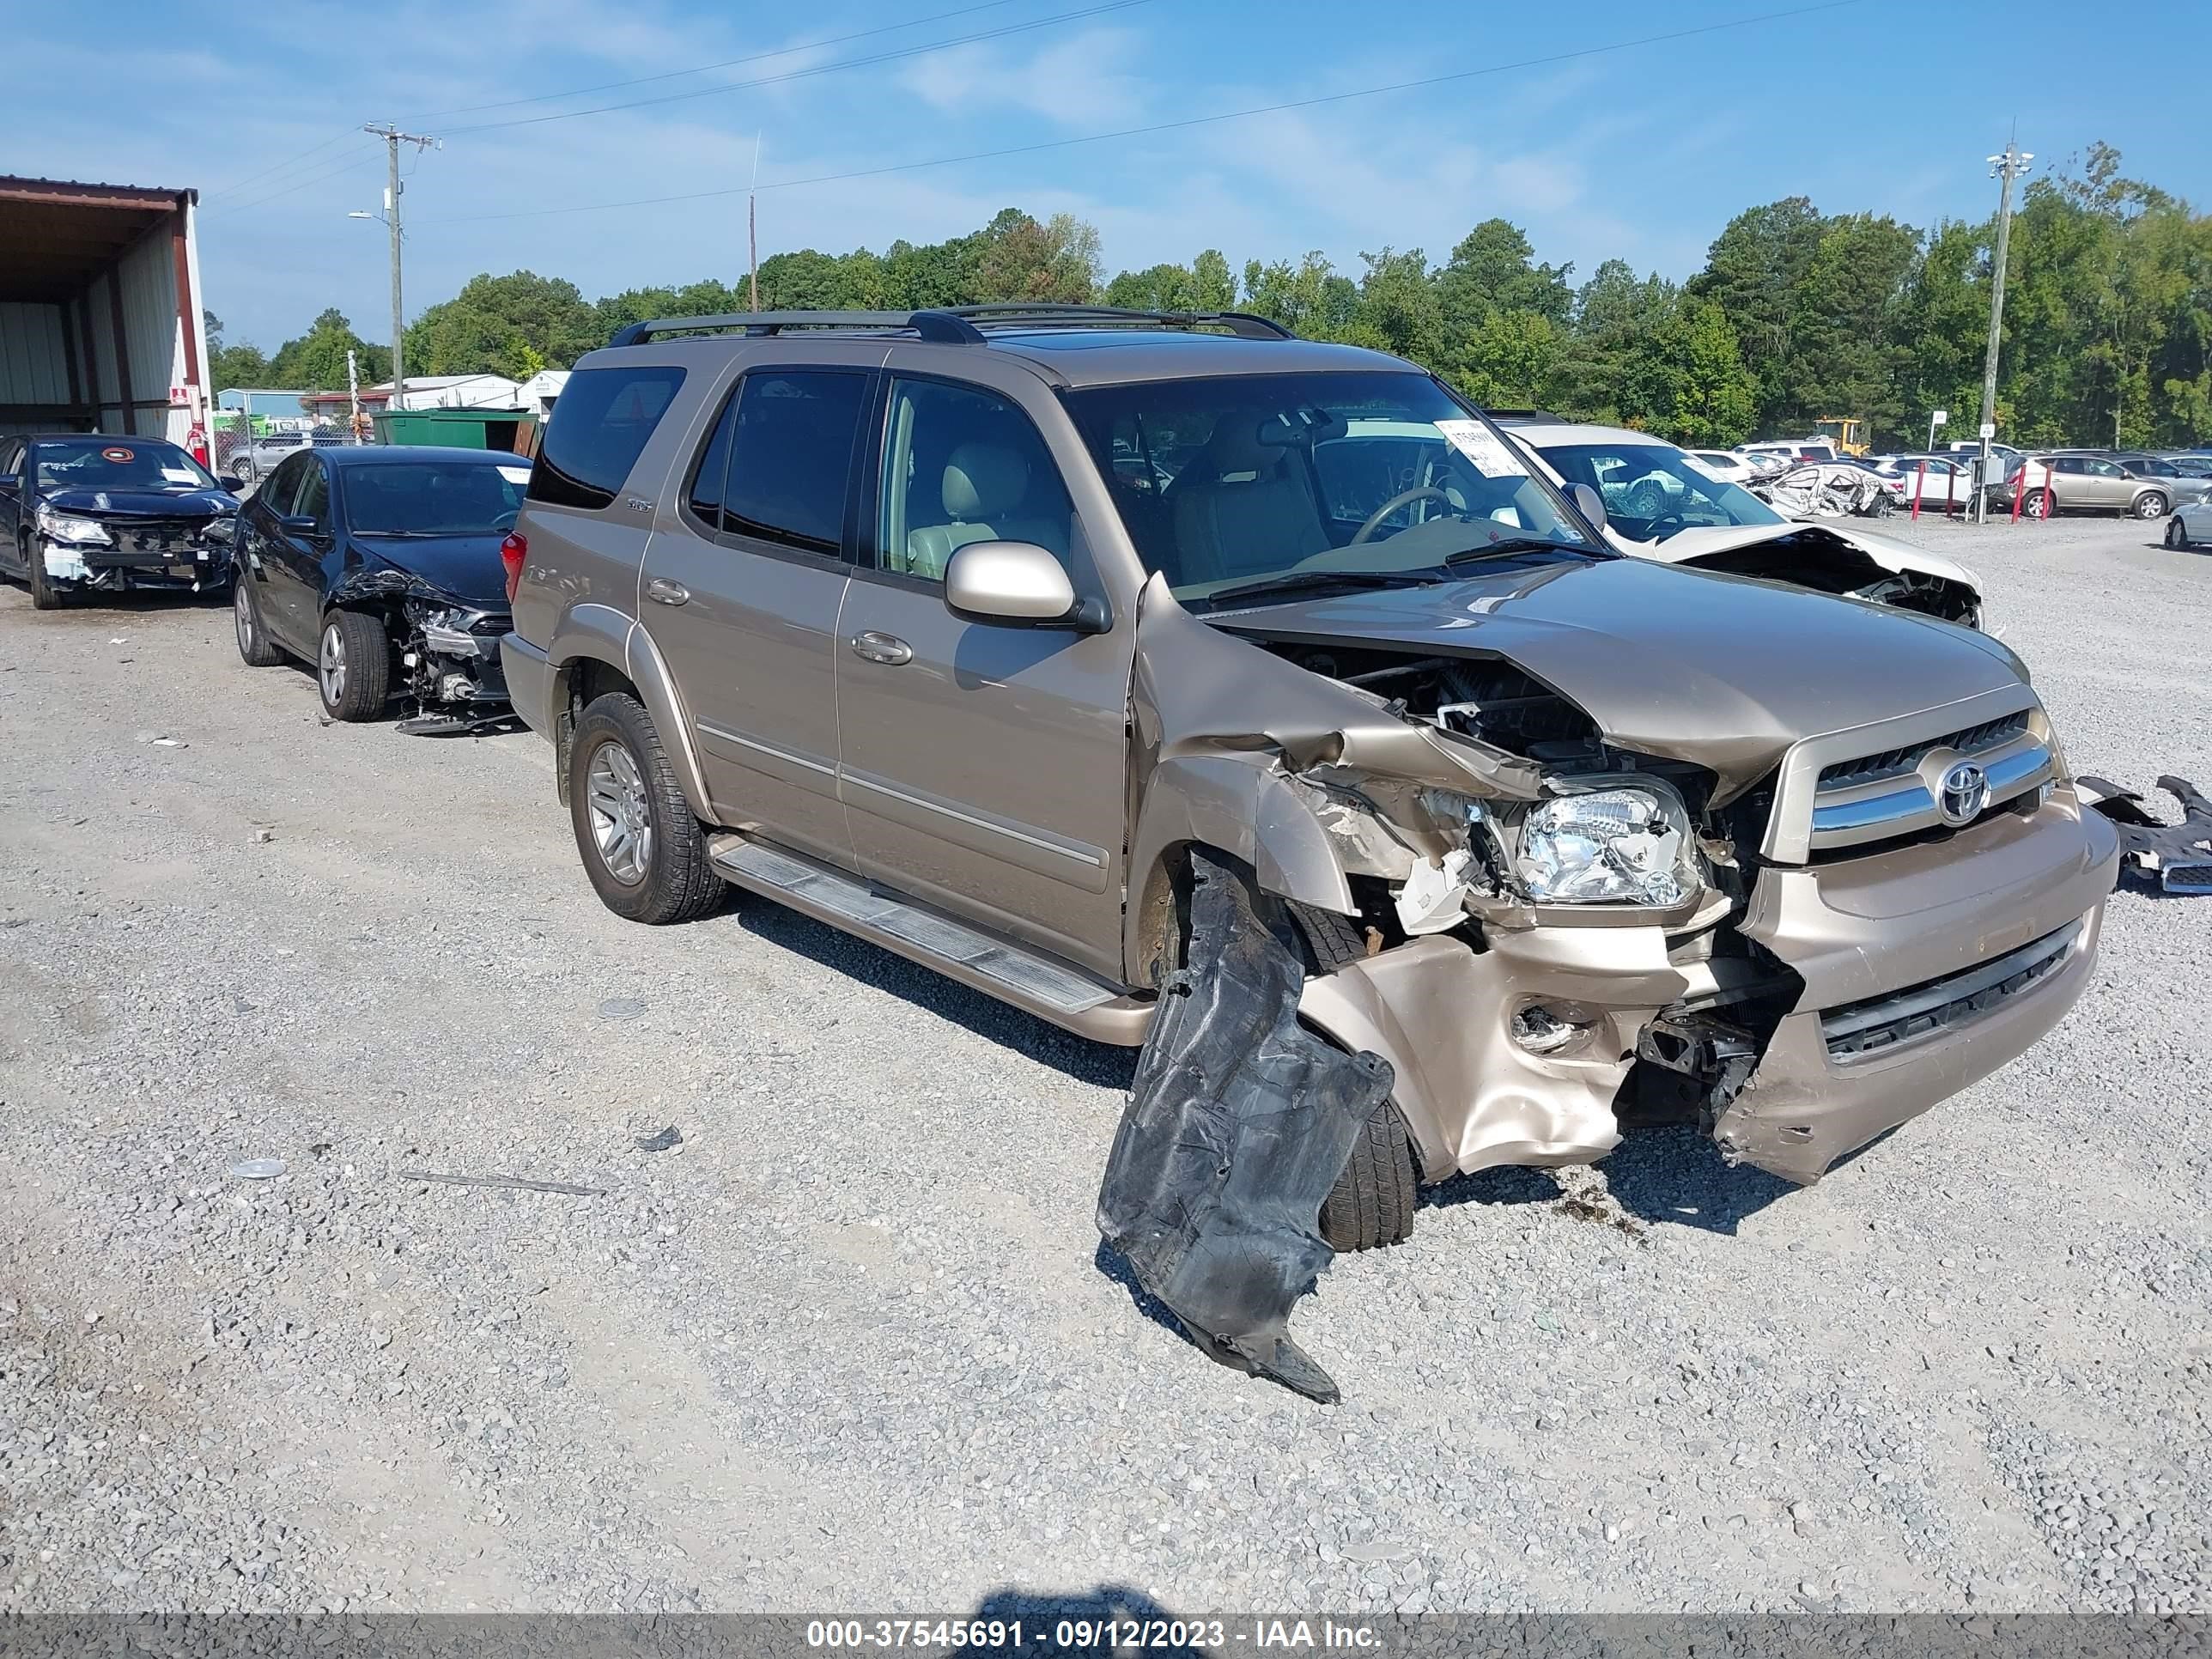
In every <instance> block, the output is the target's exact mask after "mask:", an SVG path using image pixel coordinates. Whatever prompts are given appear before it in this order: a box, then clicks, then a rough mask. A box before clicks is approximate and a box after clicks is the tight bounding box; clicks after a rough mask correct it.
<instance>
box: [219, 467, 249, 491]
mask: <svg viewBox="0 0 2212 1659" xmlns="http://www.w3.org/2000/svg"><path fill="white" fill-rule="evenodd" d="M215 481H216V483H218V484H220V485H221V486H222V488H223V489H227V490H228V491H229V492H230V493H231V494H232V495H237V494H238V493H239V491H240V490H241V489H245V488H246V480H245V479H243V478H241V477H239V476H238V474H236V473H235V472H218V473H216V478H215Z"/></svg>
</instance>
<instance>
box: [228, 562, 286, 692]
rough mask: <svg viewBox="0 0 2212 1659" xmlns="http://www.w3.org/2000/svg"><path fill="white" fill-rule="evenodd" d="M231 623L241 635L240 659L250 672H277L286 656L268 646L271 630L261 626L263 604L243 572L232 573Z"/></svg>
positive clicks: (239, 638) (239, 645)
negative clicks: (260, 670) (259, 670)
mask: <svg viewBox="0 0 2212 1659" xmlns="http://www.w3.org/2000/svg"><path fill="white" fill-rule="evenodd" d="M230 620H231V626H232V628H233V629H234V631H235V632H236V634H237V635H238V654H239V657H240V659H241V660H243V661H244V662H245V664H246V666H247V667H248V668H274V667H275V666H276V665H277V664H278V663H280V662H282V661H283V660H284V653H283V652H281V651H279V650H278V649H277V648H276V647H275V646H273V645H271V644H270V642H269V630H268V629H265V628H264V627H263V626H262V625H261V605H260V602H259V601H258V600H257V599H255V598H254V597H253V588H252V584H251V583H249V582H248V581H247V580H246V573H245V572H244V571H242V570H233V571H232V572H231V573H230Z"/></svg>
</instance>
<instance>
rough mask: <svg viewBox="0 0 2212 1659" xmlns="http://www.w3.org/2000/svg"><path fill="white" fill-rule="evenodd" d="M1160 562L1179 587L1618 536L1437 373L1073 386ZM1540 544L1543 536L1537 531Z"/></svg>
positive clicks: (1105, 465)
mask: <svg viewBox="0 0 2212 1659" xmlns="http://www.w3.org/2000/svg"><path fill="white" fill-rule="evenodd" d="M1067 403H1068V406H1069V408H1070V410H1072V412H1073V415H1074V416H1075V421H1076V424H1077V425H1078V427H1079V428H1081V430H1082V433H1083V436H1084V440H1085V443H1086V444H1087V445H1088V446H1089V447H1090V450H1091V457H1092V459H1093V460H1094V461H1095V462H1096V463H1097V467H1098V471H1099V475H1100V476H1101V477H1103V478H1104V479H1105V480H1106V481H1107V483H1108V485H1109V489H1110V490H1111V493H1112V495H1113V497H1114V504H1115V507H1117V508H1118V509H1119V510H1120V512H1121V522H1122V524H1123V525H1124V526H1126V527H1127V531H1128V532H1129V539H1130V541H1131V542H1132V543H1133V544H1134V545H1135V547H1136V550H1137V556H1138V557H1139V558H1140V559H1142V560H1143V561H1144V563H1145V568H1146V569H1147V570H1151V571H1157V572H1158V573H1159V574H1163V575H1164V576H1165V577H1166V578H1167V580H1168V585H1169V586H1170V587H1171V588H1172V589H1173V590H1174V591H1175V593H1176V597H1177V598H1179V599H1194V598H1196V599H1203V598H1206V596H1208V595H1210V594H1212V593H1215V592H1226V591H1227V590H1230V589H1232V588H1234V589H1240V590H1241V589H1243V588H1246V587H1249V586H1251V585H1252V584H1254V583H1255V582H1262V581H1267V580H1268V579H1270V578H1276V577H1291V576H1293V575H1296V576H1299V577H1304V576H1308V575H1310V576H1312V577H1313V578H1314V580H1315V582H1316V585H1318V584H1319V583H1321V582H1322V580H1324V579H1325V578H1327V577H1329V576H1332V575H1334V576H1338V577H1340V578H1342V579H1343V580H1346V582H1355V583H1356V582H1358V581H1359V580H1362V579H1363V578H1368V579H1380V578H1381V577H1383V576H1385V575H1401V576H1402V575H1405V574H1409V573H1418V574H1419V576H1420V577H1423V578H1425V579H1428V580H1443V579H1445V578H1446V577H1447V576H1450V575H1455V574H1459V572H1457V571H1456V570H1454V569H1450V568H1447V562H1448V561H1455V562H1460V563H1464V562H1466V561H1468V559H1471V558H1474V557H1479V556H1483V555H1485V554H1486V553H1488V552H1492V551H1495V552H1496V553H1497V554H1498V556H1522V555H1526V556H1531V557H1538V558H1542V557H1547V556H1548V557H1557V556H1559V554H1560V552H1561V551H1564V552H1565V553H1566V554H1568V555H1577V554H1591V555H1598V554H1601V553H1602V550H1601V548H1600V547H1599V545H1598V544H1597V543H1596V542H1595V540H1593V539H1592V538H1591V537H1590V536H1589V532H1587V531H1585V530H1584V529H1583V528H1582V526H1580V525H1579V524H1578V523H1577V520H1575V519H1574V517H1573V516H1572V514H1571V513H1569V512H1568V511H1567V509H1566V508H1565V507H1564V506H1563V505H1561V503H1560V502H1559V498H1558V497H1557V496H1556V495H1553V493H1552V491H1551V489H1549V487H1548V486H1547V485H1546V484H1545V483H1541V481H1539V480H1537V479H1535V478H1533V477H1530V476H1529V475H1528V474H1529V469H1528V463H1527V462H1525V461H1524V460H1522V459H1521V457H1520V455H1519V453H1517V452H1516V451H1515V450H1514V449H1513V448H1512V447H1510V445H1509V444H1508V443H1507V442H1506V441H1504V438H1503V436H1502V435H1500V434H1499V433H1498V428H1495V427H1493V426H1492V425H1491V424H1490V422H1487V421H1486V420H1482V419H1480V418H1478V417H1475V416H1470V415H1469V414H1468V412H1467V410H1465V409H1463V408H1462V407H1461V405H1460V404H1457V403H1455V402H1454V401H1453V400H1452V398H1450V397H1449V396H1448V395H1447V394H1446V393H1445V392H1444V391H1443V388H1441V387H1440V386H1437V384H1436V382H1434V381H1433V380H1430V379H1429V378H1428V376H1426V375H1425V374H1415V373H1413V372H1410V371H1394V370H1383V371H1378V372H1376V373H1371V374H1370V373H1361V374H1254V375H1237V376H1223V377H1218V378H1210V379H1200V380H1155V381H1149V382H1143V383H1139V384H1135V385H1130V386H1096V387H1092V388H1090V389H1088V390H1085V391H1079V392H1070V393H1068V394H1067ZM1531 544H1534V545H1533V546H1532V545H1531Z"/></svg>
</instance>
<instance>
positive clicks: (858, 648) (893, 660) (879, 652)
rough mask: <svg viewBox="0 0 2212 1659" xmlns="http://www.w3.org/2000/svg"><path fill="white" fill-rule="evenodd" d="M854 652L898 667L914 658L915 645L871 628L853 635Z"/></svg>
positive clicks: (872, 660)
mask: <svg viewBox="0 0 2212 1659" xmlns="http://www.w3.org/2000/svg"><path fill="white" fill-rule="evenodd" d="M853 654H854V656H856V657H865V658H866V659H867V660H868V661H870V662H881V663H889V664H890V665H892V666H894V667H896V666H897V665H899V664H900V663H904V662H912V661H913V660H914V647H912V646H910V645H908V643H907V642H906V641H904V640H902V639H899V638H897V637H896V636H895V635H890V634H878V633H877V632H875V631H874V630H873V629H870V630H869V631H868V632H867V633H865V634H855V635H853Z"/></svg>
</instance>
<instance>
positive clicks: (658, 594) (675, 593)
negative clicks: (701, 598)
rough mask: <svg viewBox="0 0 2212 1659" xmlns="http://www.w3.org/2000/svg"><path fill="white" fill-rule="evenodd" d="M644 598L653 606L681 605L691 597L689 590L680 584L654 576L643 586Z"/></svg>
mask: <svg viewBox="0 0 2212 1659" xmlns="http://www.w3.org/2000/svg"><path fill="white" fill-rule="evenodd" d="M645 597H646V598H647V599H651V600H652V601H653V603H654V604H655V605H682V604H683V603H684V601H686V600H687V599H690V597H691V590H690V588H688V587H686V586H684V584H683V583H682V582H672V581H670V580H668V579H667V578H666V577H665V576H655V577H654V578H653V580H651V581H649V582H647V584H646V585H645Z"/></svg>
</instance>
